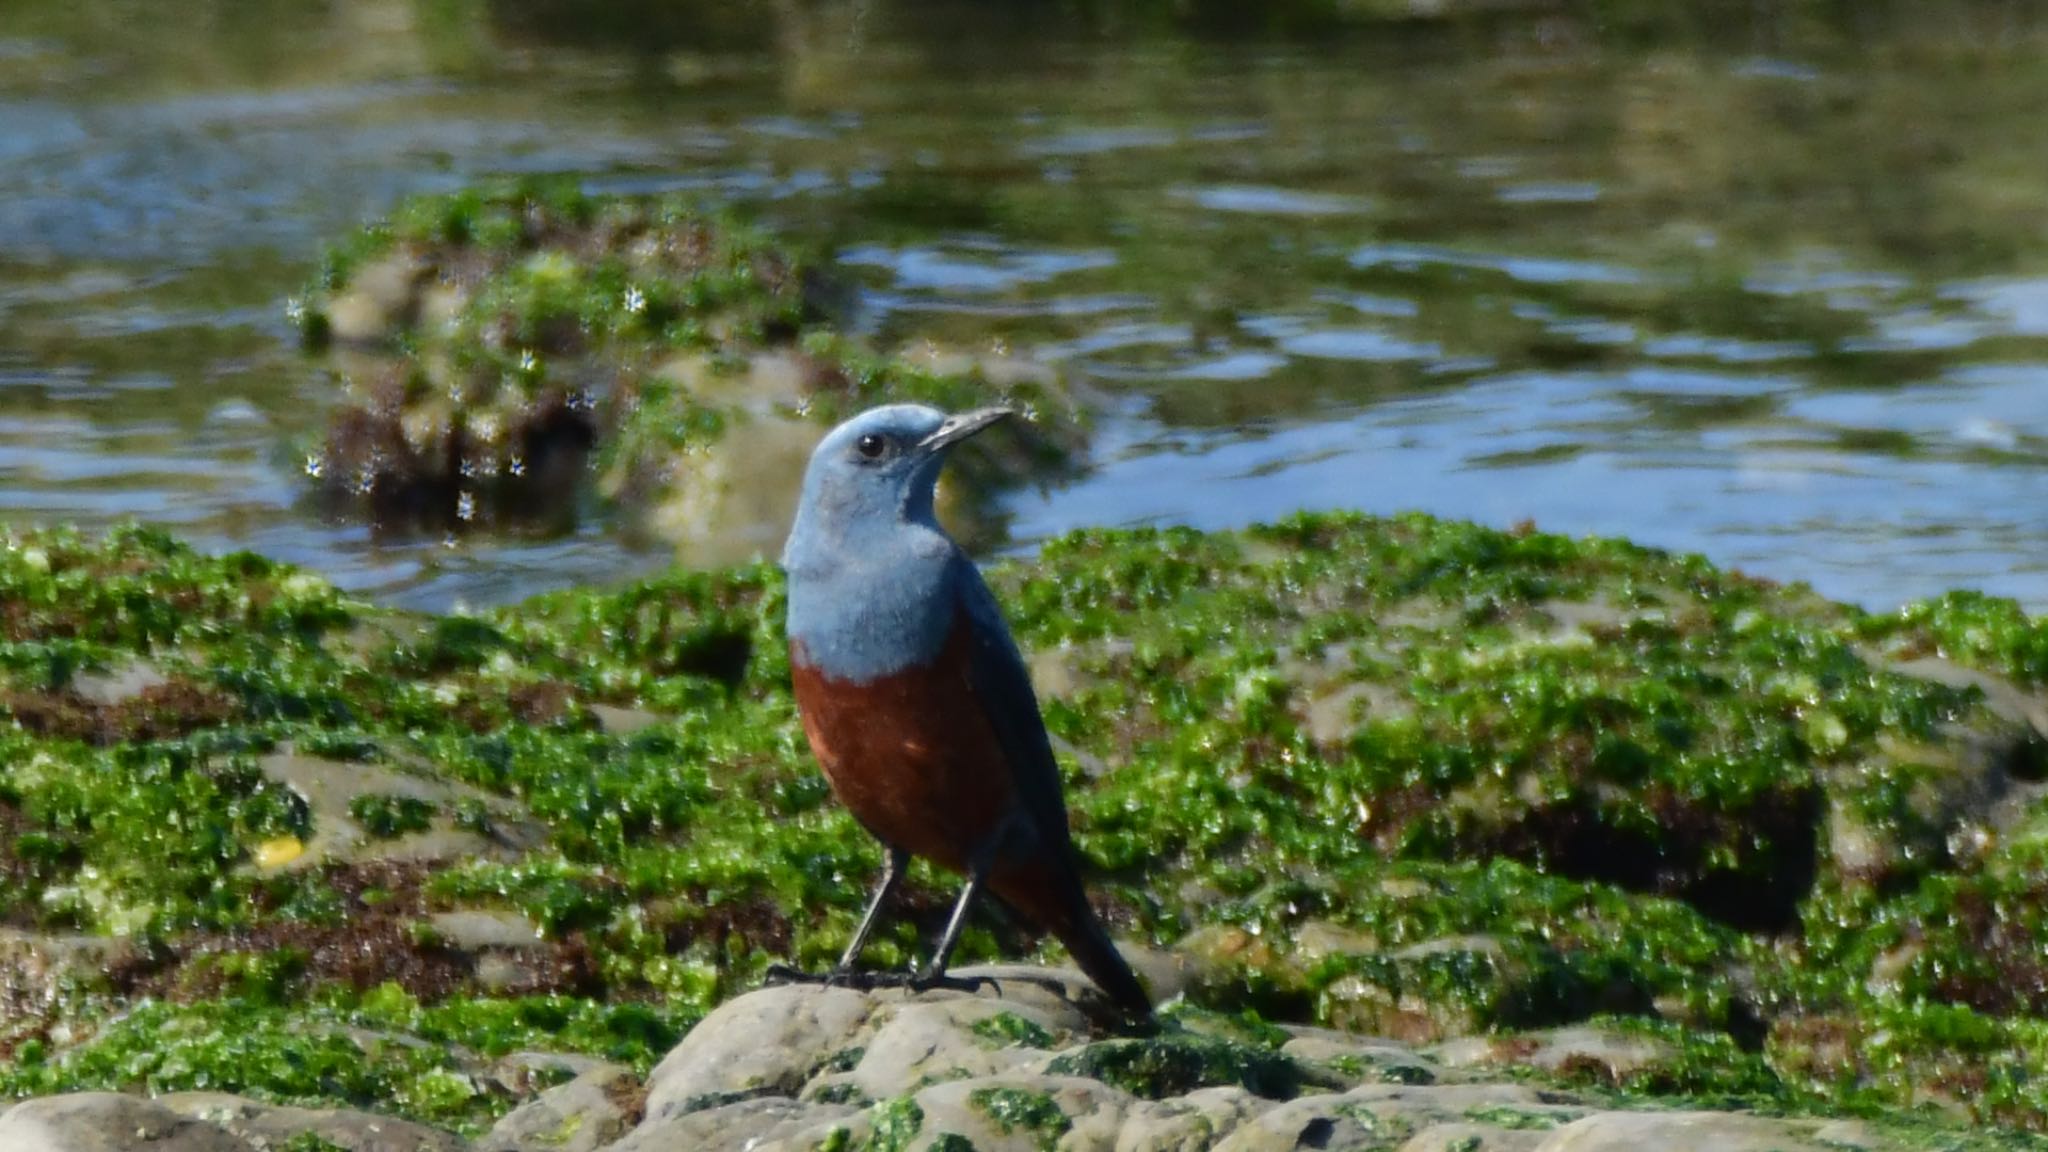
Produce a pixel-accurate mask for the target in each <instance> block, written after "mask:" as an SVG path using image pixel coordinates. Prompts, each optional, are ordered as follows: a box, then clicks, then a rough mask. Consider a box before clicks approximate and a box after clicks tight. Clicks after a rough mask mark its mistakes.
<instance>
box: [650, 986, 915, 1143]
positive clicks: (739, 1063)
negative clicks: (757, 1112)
mask: <svg viewBox="0 0 2048 1152" xmlns="http://www.w3.org/2000/svg"><path fill="white" fill-rule="evenodd" d="M874 1009H875V1002H874V1001H873V1000H871V999H870V998H869V997H867V996H863V995H862V994H860V993H859V992H855V991H852V990H850V989H846V988H824V987H819V986H816V985H803V984H790V985H782V986H778V987H770V988H763V989H761V990H759V991H757V992H749V993H747V994H746V995H744V996H741V997H739V998H737V999H734V1000H729V1001H727V1002H726V1003H724V1004H721V1005H719V1007H718V1008H717V1009H716V1010H715V1011H713V1012H712V1013H711V1014H710V1015H709V1016H706V1017H705V1018H704V1019H703V1020H701V1021H699V1022H698V1024H697V1026H696V1027H695V1028H692V1029H691V1030H690V1034H689V1035H687V1036H685V1037H683V1040H682V1043H680V1044H678V1045H676V1047H675V1048H674V1049H673V1050H672V1051H670V1052H669V1054H668V1055H667V1056H666V1057H664V1058H663V1059H662V1061H661V1063H660V1064H659V1065H657V1066H656V1067H655V1069H654V1072H653V1074H652V1075H650V1076H648V1078H647V1115H648V1117H649V1119H650V1121H654V1120H667V1119H669V1118H672V1117H677V1116H686V1115H688V1114H690V1113H692V1112H696V1111H699V1110H702V1109H704V1108H706V1107H708V1106H711V1105H713V1104H716V1103H718V1102H722V1101H728V1100H733V1099H738V1098H745V1097H752V1096H789V1097H793V1096H795V1095H796V1094H797V1093H798V1092H800V1091H802V1090H803V1087H804V1085H805V1083H806V1082H808V1081H809V1080H810V1079H811V1077H813V1076H815V1075H816V1074H817V1073H818V1072H819V1071H820V1070H821V1069H823V1068H825V1067H826V1066H827V1065H828V1064H829V1063H830V1062H832V1061H833V1060H834V1059H835V1058H837V1059H840V1060H845V1059H847V1057H846V1056H845V1055H844V1053H846V1052H847V1051H848V1050H849V1049H850V1047H851V1046H852V1045H853V1044H854V1041H855V1037H856V1036H857V1035H859V1033H860V1032H861V1030H862V1026H863V1025H864V1024H866V1023H867V1020H868V1016H869V1014H870V1013H871V1012H873V1011H874ZM676 1146H677V1147H691V1145H690V1144H688V1143H681V1144H678V1145H676Z"/></svg>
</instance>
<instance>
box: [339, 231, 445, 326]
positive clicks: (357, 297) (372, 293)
mask: <svg viewBox="0 0 2048 1152" xmlns="http://www.w3.org/2000/svg"><path fill="white" fill-rule="evenodd" d="M430 272H431V269H430V268H429V267H428V266H427V264H426V263H425V262H424V261H423V260H421V259H420V258H419V257H418V256H416V255H414V254H413V253H411V252H409V251H407V250H405V249H403V248H401V249H399V250H397V251H394V252H392V253H391V254H390V255H387V256H384V257H382V258H380V259H377V260H374V261H371V262H370V263H368V264H365V265H363V266H362V267H361V268H359V269H357V270H356V273H355V275H353V276H351V277H350V278H349V283H348V288H347V289H346V290H345V291H343V292H342V293H341V294H340V295H338V296H336V297H335V298H334V299H333V300H332V301H330V302H329V303H328V305H327V324H328V330H329V331H330V332H331V333H333V336H334V338H335V339H336V340H339V341H342V342H344V343H350V344H375V343H381V342H383V341H385V340H390V339H393V338H395V337H396V336H397V335H398V334H399V333H400V332H401V331H403V330H404V329H406V328H409V327H411V326H412V324H413V323H414V322H415V321H416V320H417V319H418V317H419V312H420V288H421V285H422V284H424V283H425V281H426V279H427V276H428V274H429V273H430Z"/></svg>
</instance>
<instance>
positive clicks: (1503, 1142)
mask: <svg viewBox="0 0 2048 1152" xmlns="http://www.w3.org/2000/svg"><path fill="white" fill-rule="evenodd" d="M1544 1135H1545V1134H1544V1133H1542V1132H1530V1131H1527V1130H1525V1129H1520V1128H1495V1127H1493V1126H1492V1125H1490V1124H1436V1125H1432V1126H1430V1127H1428V1128H1424V1129H1423V1130H1422V1131H1420V1132H1417V1133H1416V1134H1415V1135H1414V1136H1412V1137H1410V1138H1409V1139H1408V1141H1407V1142H1406V1143H1404V1144H1402V1145H1401V1149H1400V1152H1531V1150H1532V1149H1534V1148H1535V1147H1536V1146H1537V1145H1538V1144H1541V1143H1542V1142H1543V1139H1544Z"/></svg>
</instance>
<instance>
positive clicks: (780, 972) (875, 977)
mask: <svg viewBox="0 0 2048 1152" xmlns="http://www.w3.org/2000/svg"><path fill="white" fill-rule="evenodd" d="M761 979H762V983H763V984H817V985H821V986H823V987H826V988H850V989H852V990H853V991H855V992H873V991H876V990H877V989H882V988H908V989H909V990H911V991H912V992H931V991H935V990H941V989H943V990H945V991H949V992H979V991H981V990H982V989H983V988H996V989H997V990H999V991H1000V989H1001V986H1000V985H998V984H997V983H996V982H995V981H994V980H993V979H991V978H989V977H987V976H948V975H946V974H945V973H944V972H937V973H922V972H863V971H860V970H859V969H854V968H833V969H830V970H828V971H825V972H806V971H804V970H803V969H801V968H797V967H794V966H792V965H789V964H770V965H769V966H768V969H767V971H766V972H764V973H762V977H761Z"/></svg>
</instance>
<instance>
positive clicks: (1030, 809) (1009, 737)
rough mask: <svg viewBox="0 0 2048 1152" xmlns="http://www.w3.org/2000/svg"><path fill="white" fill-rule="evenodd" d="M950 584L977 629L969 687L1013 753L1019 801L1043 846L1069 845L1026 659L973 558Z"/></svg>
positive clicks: (958, 560)
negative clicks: (1025, 663) (1025, 662)
mask: <svg viewBox="0 0 2048 1152" xmlns="http://www.w3.org/2000/svg"><path fill="white" fill-rule="evenodd" d="M952 584H953V586H954V588H955V589H956V592H955V595H956V596H957V597H958V598H959V605H960V611H961V613H962V614H963V615H964V617H965V619H966V621H967V623H968V625H969V626H970V627H972V628H973V629H974V643H973V644H972V645H971V646H970V647H969V656H968V661H969V663H968V681H969V685H970V687H972V688H973V689H974V696H975V699H976V700H977V701H978V702H979V703H980V705H981V710H982V712H983V713H984V714H986V715H987V717H988V722H989V726H990V727H991V728H993V729H994V730H995V735H996V740H997V741H998V742H999V743H1001V745H1002V746H1003V751H1004V752H1005V753H1006V754H1007V755H1008V757H1009V762H1010V778H1011V781H1012V783H1013V785H1014V786H1015V787H1016V789H1017V799H1018V802H1019V803H1021V804H1022V805H1023V806H1024V811H1025V814H1026V815H1028V816H1029V817H1030V819H1031V824H1032V830H1033V831H1034V832H1036V833H1037V834H1038V837H1039V842H1040V844H1041V845H1043V846H1044V847H1046V848H1051V849H1065V848H1066V847H1067V845H1068V844H1069V843H1070V842H1071V841H1070V837H1069V834H1068V831H1067V806H1066V802H1065V801H1064V800H1063V799H1062V798H1061V796H1060V770H1059V763H1058V762H1057V761H1055V760H1054V759H1053V755H1052V741H1051V740H1050V739H1048V738H1047V736H1046V734H1045V721H1044V720H1043V719H1042V718H1041V717H1040V716H1039V713H1038V696H1037V695H1036V694H1035V693H1034V692H1032V690H1031V675H1030V673H1029V672H1027V671H1026V670H1025V667H1024V658H1023V656H1021V655H1019V654H1018V652H1017V642H1016V641H1015V640H1013V639H1011V637H1010V627H1009V625H1008V624H1006V623H1004V622H1003V613H1002V609H1001V608H999V607H997V606H996V598H995V595H994V593H992V592H990V591H989V590H988V585H987V584H986V583H984V582H983V581H982V579H981V573H980V572H978V571H976V569H975V567H974V562H973V561H971V560H969V559H967V558H966V557H965V556H956V557H955V559H954V572H953V574H952Z"/></svg>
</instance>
